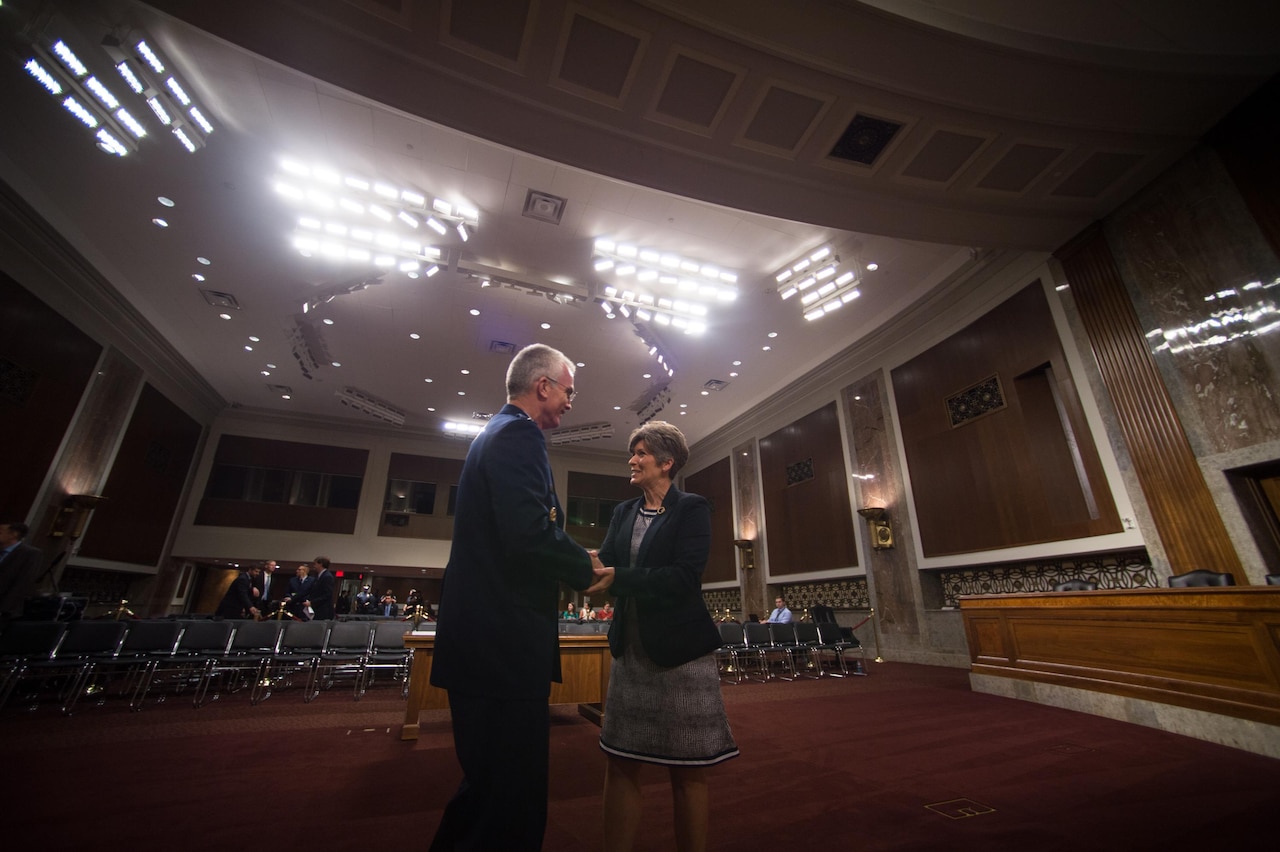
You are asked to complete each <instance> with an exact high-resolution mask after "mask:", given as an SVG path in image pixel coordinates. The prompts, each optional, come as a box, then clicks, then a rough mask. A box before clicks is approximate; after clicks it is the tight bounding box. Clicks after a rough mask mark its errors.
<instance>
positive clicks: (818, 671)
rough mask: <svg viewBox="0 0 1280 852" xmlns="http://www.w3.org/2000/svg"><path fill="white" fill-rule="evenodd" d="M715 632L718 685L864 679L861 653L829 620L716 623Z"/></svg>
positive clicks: (848, 634)
mask: <svg viewBox="0 0 1280 852" xmlns="http://www.w3.org/2000/svg"><path fill="white" fill-rule="evenodd" d="M718 627H719V628H720V642H721V644H720V647H719V648H718V649H717V650H716V661H717V663H718V664H719V667H720V677H721V680H722V681H726V682H728V683H735V684H736V683H742V681H743V679H744V678H746V679H748V680H758V681H760V682H762V683H763V682H766V681H769V680H771V679H773V678H778V679H781V680H795V679H796V678H800V677H808V678H820V677H823V676H830V677H848V676H849V675H858V676H865V675H866V674H867V665H866V661H867V653H866V650H865V649H864V648H863V647H862V644H861V643H860V642H859V641H858V639H857V637H856V636H854V635H852V631H848V632H845V631H843V630H842V629H841V628H840V625H838V624H836V623H835V622H834V621H828V622H821V623H813V622H808V621H801V622H796V623H791V624H772V623H761V622H748V623H746V624H738V623H736V622H721V623H720V624H719V625H718ZM850 661H852V663H853V665H852V667H850V665H849V664H850Z"/></svg>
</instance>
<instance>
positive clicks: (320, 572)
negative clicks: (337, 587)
mask: <svg viewBox="0 0 1280 852" xmlns="http://www.w3.org/2000/svg"><path fill="white" fill-rule="evenodd" d="M311 567H312V569H313V570H314V571H315V577H314V578H313V579H312V582H311V591H310V592H308V595H309V597H308V599H307V600H306V601H304V602H303V606H304V607H306V606H310V607H311V611H312V613H313V615H312V616H311V617H312V618H314V619H315V620H316V621H332V620H333V586H334V581H335V577H334V576H333V572H332V571H330V570H329V557H327V556H317V557H316V558H315V559H313V560H311Z"/></svg>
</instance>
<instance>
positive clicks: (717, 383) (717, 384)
mask: <svg viewBox="0 0 1280 852" xmlns="http://www.w3.org/2000/svg"><path fill="white" fill-rule="evenodd" d="M727 387H729V383H728V382H726V381H725V380H724V379H707V382H706V384H704V385H703V386H702V389H703V390H713V391H722V390H724V389H725V388H727Z"/></svg>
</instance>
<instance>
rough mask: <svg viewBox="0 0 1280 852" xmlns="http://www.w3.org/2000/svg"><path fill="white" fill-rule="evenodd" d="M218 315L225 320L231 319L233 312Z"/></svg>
mask: <svg viewBox="0 0 1280 852" xmlns="http://www.w3.org/2000/svg"><path fill="white" fill-rule="evenodd" d="M218 316H220V317H222V318H223V319H225V320H229V319H231V314H218Z"/></svg>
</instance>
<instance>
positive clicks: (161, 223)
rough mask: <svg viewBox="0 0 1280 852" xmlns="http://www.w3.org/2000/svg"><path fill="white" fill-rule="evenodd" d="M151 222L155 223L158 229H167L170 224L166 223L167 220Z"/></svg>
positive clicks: (153, 220)
mask: <svg viewBox="0 0 1280 852" xmlns="http://www.w3.org/2000/svg"><path fill="white" fill-rule="evenodd" d="M151 221H152V223H153V224H155V226H156V227H158V228H167V227H169V223H168V222H166V221H165V220H163V219H152V220H151Z"/></svg>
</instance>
